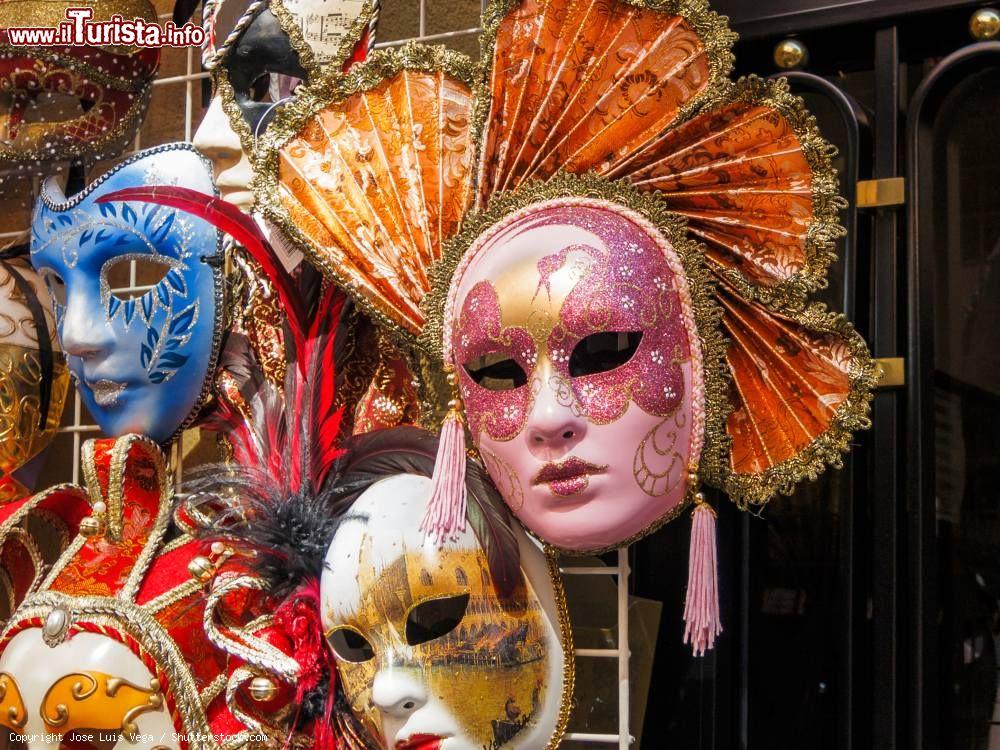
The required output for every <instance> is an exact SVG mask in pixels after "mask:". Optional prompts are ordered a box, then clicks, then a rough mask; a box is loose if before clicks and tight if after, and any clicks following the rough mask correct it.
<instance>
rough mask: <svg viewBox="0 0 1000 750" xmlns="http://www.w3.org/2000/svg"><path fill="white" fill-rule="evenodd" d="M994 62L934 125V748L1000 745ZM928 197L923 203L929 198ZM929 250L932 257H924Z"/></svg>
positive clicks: (999, 206)
mask: <svg viewBox="0 0 1000 750" xmlns="http://www.w3.org/2000/svg"><path fill="white" fill-rule="evenodd" d="M998 112H1000V69H992V70H987V71H983V72H980V73H978V74H976V75H974V76H972V77H970V78H966V79H965V80H964V81H962V82H961V83H959V84H958V85H956V86H955V87H954V88H953V90H952V91H951V92H950V93H949V94H948V95H947V97H946V98H945V99H944V101H943V102H942V105H941V107H940V109H939V110H938V112H937V115H936V119H935V120H934V122H933V123H932V124H931V130H930V135H931V140H930V144H931V146H930V148H931V154H930V157H931V158H930V164H929V167H930V171H929V172H928V173H925V175H926V179H928V180H929V181H930V182H929V184H928V185H927V190H926V191H924V192H923V195H924V196H925V199H924V200H923V202H922V204H921V208H922V213H923V215H922V216H921V217H920V220H921V237H922V238H924V240H923V241H924V242H928V241H929V242H930V247H932V248H933V250H932V257H933V276H934V281H933V286H934V301H933V307H932V314H933V317H934V322H933V325H934V373H933V399H934V446H933V448H934V462H935V482H934V503H935V518H936V534H937V563H938V570H937V575H938V606H939V612H938V617H937V618H935V619H936V621H937V622H939V623H940V628H939V632H938V638H937V644H935V645H936V646H937V649H936V651H937V654H936V656H937V659H936V661H937V664H936V667H937V672H938V675H939V679H938V681H937V685H936V689H937V690H938V702H937V703H938V706H939V707H940V714H941V715H940V717H939V731H940V736H939V745H938V746H939V747H941V748H942V749H943V750H990V749H992V748H996V747H1000V704H998V702H997V700H998V697H1000V696H998V687H1000V686H998V680H997V670H998V668H1000V660H998V649H997V637H998V636H1000V607H998V599H1000V192H998V189H997V187H998V185H1000V149H998V148H997V144H998V143H1000V117H998V116H997V113H998ZM928 199H929V200H928ZM925 257H927V256H925Z"/></svg>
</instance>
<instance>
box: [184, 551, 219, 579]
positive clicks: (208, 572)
mask: <svg viewBox="0 0 1000 750" xmlns="http://www.w3.org/2000/svg"><path fill="white" fill-rule="evenodd" d="M188 573H190V574H191V577H192V578H194V579H195V580H198V581H201V582H202V583H205V582H207V581H209V580H211V578H212V576H213V575H215V565H213V564H212V561H211V560H209V559H208V558H207V557H202V556H201V555H199V556H198V557H195V558H194V559H192V560H191V562H189V563H188Z"/></svg>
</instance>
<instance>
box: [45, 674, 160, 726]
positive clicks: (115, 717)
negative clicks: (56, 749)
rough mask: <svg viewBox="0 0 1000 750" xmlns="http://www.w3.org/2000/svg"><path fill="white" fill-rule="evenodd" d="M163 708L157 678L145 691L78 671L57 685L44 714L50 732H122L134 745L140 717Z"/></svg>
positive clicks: (115, 679) (50, 692) (119, 680)
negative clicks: (92, 730)
mask: <svg viewBox="0 0 1000 750" xmlns="http://www.w3.org/2000/svg"><path fill="white" fill-rule="evenodd" d="M161 708H163V693H162V692H161V691H160V682H159V680H157V679H156V678H153V679H151V680H150V681H149V687H148V688H143V687H140V686H139V685H133V684H132V683H131V682H129V681H128V680H124V679H122V678H121V677H113V676H111V675H106V674H104V673H103V672H74V673H72V674H68V675H66V676H65V677H61V678H60V679H58V680H57V681H56V682H55V683H53V685H52V686H51V687H50V688H49V689H48V691H47V692H46V693H45V698H43V699H42V705H41V708H40V711H41V715H42V721H44V722H45V726H46V728H47V729H49V730H50V731H53V732H56V731H58V732H60V733H62V734H67V733H69V732H72V731H74V730H77V729H97V730H120V731H121V733H122V736H123V737H125V739H126V740H128V741H129V742H132V743H134V742H137V741H138V739H139V728H138V725H137V724H136V722H137V720H138V718H139V717H140V716H142V714H144V713H148V712H150V711H158V710H160V709H161Z"/></svg>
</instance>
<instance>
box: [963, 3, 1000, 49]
mask: <svg viewBox="0 0 1000 750" xmlns="http://www.w3.org/2000/svg"><path fill="white" fill-rule="evenodd" d="M969 31H970V32H971V33H972V36H974V37H975V38H976V39H978V40H979V41H980V42H985V41H988V40H990V39H995V38H996V37H997V36H1000V11H997V10H996V9H995V8H980V9H979V10H977V11H976V12H975V13H973V14H972V18H971V19H970V21H969Z"/></svg>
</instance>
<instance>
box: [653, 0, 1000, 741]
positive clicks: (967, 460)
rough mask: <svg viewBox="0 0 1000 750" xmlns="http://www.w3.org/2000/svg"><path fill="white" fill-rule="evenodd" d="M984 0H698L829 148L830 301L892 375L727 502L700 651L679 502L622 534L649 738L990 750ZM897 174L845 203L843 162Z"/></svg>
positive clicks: (997, 169) (741, 58)
mask: <svg viewBox="0 0 1000 750" xmlns="http://www.w3.org/2000/svg"><path fill="white" fill-rule="evenodd" d="M727 5H728V6H729V7H726V6H727ZM980 5H981V4H977V3H968V2H941V1H940V0H939V1H938V2H932V1H931V0H911V2H903V1H901V0H899V1H897V0H872V1H871V2H864V1H861V2H853V3H842V2H839V3H832V2H829V0H827V1H826V2H821V1H820V0H812V1H810V0H798V1H797V2H792V1H791V0H759V2H756V3H746V2H744V1H743V0H740V1H739V2H737V1H736V0H730V2H729V3H726V2H724V1H723V0H716V1H715V2H713V6H714V7H716V8H717V9H718V10H720V11H722V12H728V13H729V14H730V15H731V16H732V17H733V22H734V26H735V27H736V29H737V30H738V31H740V32H741V34H742V37H743V38H742V40H741V42H740V43H739V45H738V46H737V50H736V53H737V65H738V71H737V72H738V73H739V74H745V73H750V72H753V73H757V74H760V75H777V74H783V75H788V77H789V79H790V81H791V84H792V87H793V90H795V91H796V92H797V93H799V94H801V95H803V96H804V97H805V98H806V99H807V101H808V104H809V106H810V109H811V110H812V111H813V113H814V114H815V115H816V116H817V119H818V120H819V121H820V125H821V127H822V129H823V131H824V133H825V134H826V135H827V137H828V138H829V139H830V140H831V141H833V142H834V143H835V144H836V145H837V146H838V148H839V151H840V153H839V156H838V166H839V168H840V176H841V186H842V189H843V192H844V194H845V195H846V196H848V198H849V199H850V202H851V208H850V209H849V210H848V211H847V212H845V214H844V216H843V223H844V225H845V226H846V227H847V228H848V230H849V231H848V237H847V238H846V239H845V240H844V241H843V243H842V247H841V248H840V251H841V252H840V261H839V262H838V264H837V265H836V266H835V267H834V268H832V269H831V278H830V286H829V288H828V289H827V290H826V291H825V293H824V297H825V299H824V301H825V302H826V303H827V304H828V305H829V306H830V307H832V308H836V309H839V310H842V311H845V312H847V313H848V314H849V315H850V316H851V318H852V319H853V320H854V321H855V322H856V324H857V325H858V328H859V329H860V330H861V331H862V332H863V333H864V334H865V336H866V337H867V339H868V341H869V342H870V343H871V345H872V348H873V350H874V352H875V355H876V356H877V357H880V358H903V359H905V368H906V369H905V372H906V381H907V382H906V384H905V385H904V386H901V387H895V388H888V389H885V390H882V391H880V392H879V394H878V396H877V398H876V401H875V405H874V410H873V421H874V423H875V426H874V429H873V430H872V431H870V432H869V433H867V434H865V435H862V436H860V438H859V440H858V445H857V446H856V447H855V449H854V452H853V454H852V458H851V459H850V460H849V461H847V462H846V463H845V468H844V469H843V470H841V471H839V472H830V473H827V474H826V475H825V476H824V477H823V479H822V481H821V482H819V483H818V484H816V485H815V486H813V487H808V488H805V489H803V490H802V491H800V492H799V493H797V494H796V495H795V496H793V497H790V498H784V497H783V498H779V499H777V500H775V501H774V502H772V503H771V505H770V506H769V507H768V508H767V509H766V510H765V511H764V512H763V513H762V514H761V516H762V517H761V518H756V517H752V516H748V515H745V514H741V513H739V512H738V511H736V510H735V509H733V508H726V512H724V513H722V514H721V515H720V518H721V521H720V543H721V545H722V552H721V559H722V565H723V571H722V572H723V576H724V578H723V596H724V604H723V614H724V616H725V625H726V632H725V634H724V636H723V638H722V642H721V644H720V646H719V647H718V649H717V650H716V652H715V653H714V654H713V655H711V656H709V657H708V658H706V659H703V660H693V659H692V658H691V657H690V656H689V654H688V653H687V651H686V649H685V648H684V647H683V646H682V645H680V635H681V629H682V625H681V620H680V613H681V607H682V601H683V584H684V580H685V576H684V569H685V565H686V550H687V539H686V534H687V529H686V528H684V524H680V525H677V528H674V527H672V526H671V527H667V528H666V529H664V530H663V531H662V532H660V533H659V534H657V535H656V536H655V537H654V538H652V539H650V540H647V541H645V542H643V543H641V544H639V545H637V548H636V550H635V553H634V554H635V560H634V566H633V570H634V571H635V576H634V580H633V586H634V593H635V594H637V595H639V596H643V597H649V598H655V599H658V600H661V601H663V602H664V609H663V617H662V623H663V624H662V625H661V628H660V634H659V640H658V645H657V652H656V662H655V669H654V679H653V684H652V687H651V694H650V696H649V703H648V705H649V708H648V709H647V714H646V721H645V725H644V729H643V733H642V744H643V746H644V747H647V748H674V747H676V748H697V749H698V750H701V749H702V748H725V749H726V750H729V749H730V748H751V749H752V750H798V749H799V748H809V749H810V750H825V749H826V748H830V749H831V750H834V749H836V750H847V749H848V748H853V749H855V750H860V749H865V750H867V749H868V748H880V749H881V748H886V749H888V748H892V749H895V748H919V749H920V750H931V749H935V750H936V749H940V750H1000V703H998V697H1000V694H998V684H1000V683H998V679H997V676H998V674H1000V672H998V669H1000V647H998V645H997V644H1000V640H998V639H1000V607H998V602H1000V41H987V42H977V40H976V39H975V38H974V36H973V34H972V31H971V30H970V19H971V18H972V17H973V14H974V12H976V11H977V9H978V8H979V6H980ZM979 18H980V20H984V19H985V20H988V19H989V17H986V16H980V17H979ZM984 28H986V29H988V24H986V26H983V25H979V26H977V27H976V29H977V31H978V32H979V33H980V34H982V32H983V29H984ZM788 39H794V40H795V43H796V44H797V45H800V46H799V47H796V48H795V49H794V50H793V51H796V52H801V51H803V50H804V51H805V52H806V54H807V56H806V58H805V59H804V60H803V62H802V63H800V64H799V65H797V66H796V67H795V69H793V70H791V71H789V70H782V69H780V68H779V67H778V65H777V64H776V62H775V50H776V48H777V47H778V46H779V45H780V44H781V43H782V42H785V41H786V40H788ZM901 177H902V178H905V180H906V181H905V193H904V194H903V195H902V200H900V201H896V200H890V201H889V204H888V205H883V206H881V207H858V205H857V201H856V190H855V187H856V185H857V183H858V181H868V180H874V179H891V178H901ZM897 186H898V183H897Z"/></svg>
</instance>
